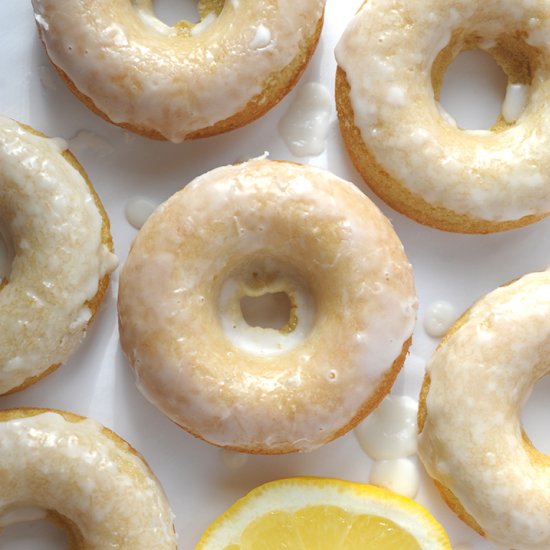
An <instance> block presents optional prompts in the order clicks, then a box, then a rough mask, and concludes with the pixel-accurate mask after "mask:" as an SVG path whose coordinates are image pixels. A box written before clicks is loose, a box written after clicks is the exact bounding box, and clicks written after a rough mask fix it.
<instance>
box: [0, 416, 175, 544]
mask: <svg viewBox="0 0 550 550" xmlns="http://www.w3.org/2000/svg"><path fill="white" fill-rule="evenodd" d="M0 454H1V456H2V460H1V462H0V516H3V517H4V518H7V522H4V523H10V522H16V521H18V520H25V519H29V515H28V511H29V510H31V511H33V515H32V519H34V518H40V517H42V518H44V519H52V520H55V521H58V522H61V523H62V524H65V526H66V527H67V528H68V530H69V533H70V535H71V537H72V542H73V544H74V546H72V547H75V548H78V549H86V550H107V549H110V548H113V549H114V548H118V549H119V550H151V549H152V548H155V549H158V550H175V548H176V535H175V533H174V528H173V526H172V514H171V512H170V508H169V505H168V502H167V501H166V497H165V495H164V493H163V490H162V488H161V487H160V485H159V483H158V480H157V479H156V478H155V476H154V475H153V473H152V472H151V471H150V469H149V467H148V466H147V465H146V464H145V462H144V461H143V459H141V457H140V456H139V455H138V454H137V453H136V452H135V451H134V450H133V449H132V448H131V447H130V446H129V445H128V444H127V443H126V442H124V441H122V440H121V439H120V438H118V436H116V435H115V434H113V433H112V432H109V431H108V430H106V429H105V428H103V427H102V426H100V425H99V424H97V423H96V422H95V421H93V420H90V419H85V418H81V417H78V416H75V415H72V414H69V413H63V412H61V411H53V410H49V411H48V410H33V409H20V410H15V409H14V410H8V411H2V412H1V413H0ZM21 507H23V508H21ZM29 507H30V508H29ZM21 509H22V510H23V512H24V515H20V514H18V513H17V512H18V511H19V510H21ZM41 511H42V513H40V512H41ZM1 525H2V519H1V518H0V526H1Z"/></svg>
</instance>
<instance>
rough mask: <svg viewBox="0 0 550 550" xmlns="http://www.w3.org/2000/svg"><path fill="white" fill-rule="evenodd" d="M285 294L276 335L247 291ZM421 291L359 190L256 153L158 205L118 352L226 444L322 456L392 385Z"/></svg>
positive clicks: (131, 285) (131, 281) (144, 382)
mask: <svg viewBox="0 0 550 550" xmlns="http://www.w3.org/2000/svg"><path fill="white" fill-rule="evenodd" d="M277 293H285V294H286V295H287V297H288V300H289V308H290V313H289V315H288V321H287V323H286V324H285V325H284V326H282V327H279V328H270V327H262V326H261V324H260V326H251V325H250V324H248V322H247V321H246V320H245V317H244V316H243V311H242V309H241V300H242V299H243V298H244V297H254V296H256V297H258V296H265V295H267V294H277ZM415 309H416V296H415V291H414V284H413V279H412V274H411V269H410V265H409V263H408V261H407V259H406V257H405V255H404V252H403V248H402V245H401V243H400V241H399V240H398V238H397V236H396V234H395V233H394V231H393V229H392V227H391V225H390V223H389V221H388V220H387V219H386V218H385V217H384V216H383V215H382V214H381V213H380V212H379V211H378V209H377V208H376V207H375V206H374V205H373V204H372V203H371V202H370V200H369V199H367V198H366V197H365V196H364V195H363V194H362V193H361V192H360V191H359V190H357V189H356V188H355V187H354V186H353V185H352V184H350V183H348V182H345V181H343V180H341V179H339V178H337V177H336V176H333V175H332V174H330V173H328V172H326V171H324V170H321V169H318V168H313V167H306V166H301V165H297V164H292V163H287V162H276V161H269V160H265V159H255V160H251V161H249V162H246V163H243V164H240V165H236V166H227V167H223V168H218V169H216V170H213V171H211V172H209V173H207V174H205V175H203V176H201V177H199V178H197V179H195V180H194V181H193V182H191V183H190V184H189V185H188V186H186V187H185V188H184V189H183V190H182V191H180V192H179V193H176V194H175V195H174V196H173V197H171V198H170V199H169V200H168V201H166V202H165V203H164V204H163V205H161V206H160V207H159V208H158V209H157V210H156V211H155V212H154V213H153V215H152V216H151V217H150V218H149V219H148V221H147V222H146V224H145V225H144V226H143V228H142V229H141V231H140V232H139V234H138V236H137V238H136V240H135V242H134V244H133V246H132V248H131V251H130V253H129V256H128V259H127V260H126V262H125V264H124V267H123V270H122V273H121V278H120V290H119V301H118V311H119V325H120V341H121V345H122V349H123V351H124V353H125V354H126V356H127V357H128V360H129V362H130V364H131V365H132V367H133V368H134V370H135V373H136V375H137V380H138V386H139V387H140V389H141V391H142V392H143V393H144V395H145V396H146V397H147V398H148V399H149V400H150V401H151V402H153V403H154V404H155V405H156V406H157V407H158V408H160V409H161V410H162V411H163V412H164V413H165V414H166V415H167V416H168V417H169V418H171V419H172V420H173V421H174V422H176V423H177V424H179V425H180V426H182V427H183V428H185V429H186V430H188V431H189V432H191V433H192V434H194V435H196V436H198V437H200V438H202V439H204V440H206V441H208V442H210V443H213V444H215V445H218V446H222V447H225V448H229V449H232V450H238V451H246V452H251V453H266V454H276V453H286V452H291V451H299V450H309V449H313V448H316V447H318V446H320V445H322V444H323V443H326V442H327V441H330V440H332V439H334V438H335V437H337V436H339V435H342V434H343V433H345V432H346V431H348V430H349V429H350V428H351V427H353V426H354V425H355V424H357V423H358V422H359V421H360V420H361V419H362V418H363V417H364V416H365V415H366V414H367V413H368V412H370V411H371V410H372V409H373V408H374V407H375V406H376V405H377V404H378V403H379V402H380V400H381V399H382V398H383V397H384V395H385V394H386V393H387V392H388V391H389V390H390V388H391V386H392V384H393V381H394V379H395V377H396V375H397V373H398V371H399V369H400V368H401V366H402V364H403V361H404V358H405V355H406V352H407V349H408V347H409V344H410V338H411V332H412V328H413V324H414V319H415Z"/></svg>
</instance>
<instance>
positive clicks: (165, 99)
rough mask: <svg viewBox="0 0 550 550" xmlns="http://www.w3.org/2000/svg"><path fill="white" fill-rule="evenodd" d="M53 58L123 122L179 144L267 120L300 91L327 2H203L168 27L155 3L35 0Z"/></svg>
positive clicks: (88, 97)
mask: <svg viewBox="0 0 550 550" xmlns="http://www.w3.org/2000/svg"><path fill="white" fill-rule="evenodd" d="M32 3H33V6H34V13H35V18H36V22H37V26H38V30H39V34H40V38H41V39H42V42H43V43H44V46H45V48H46V52H47V54H48V56H49V58H50V60H51V61H52V63H53V65H54V66H55V67H56V69H57V71H58V72H59V73H60V75H61V77H62V78H63V80H64V81H65V82H66V83H67V84H68V86H69V88H70V89H71V90H72V91H73V92H74V93H75V94H76V96H77V97H78V98H79V99H81V100H82V101H83V102H84V103H85V104H86V105H87V106H88V107H89V108H90V109H92V110H93V111H94V112H96V113H97V114H99V115H100V116H102V117H103V118H105V119H106V120H108V121H110V122H113V123H114V124H117V125H119V126H122V127H124V128H127V129H129V130H131V131H134V132H137V133H139V134H142V135H145V136H147V137H150V138H155V139H167V140H170V141H173V142H180V141H182V140H184V139H191V138H198V137H205V136H211V135H214V134H219V133H221V132H226V131H228V130H232V129H234V128H238V127H240V126H243V125H244V124H247V123H248V122H251V121H252V120H254V119H256V118H258V117H259V116H261V115H262V114H264V113H265V112H266V111H268V110H269V109H270V108H271V107H273V106H274V105H275V104H276V103H277V102H278V101H280V100H281V99H282V98H283V96H284V95H285V94H287V93H288V92H289V91H290V89H291V88H292V87H293V86H294V84H295V83H296V81H297V80H298V78H299V76H300V75H301V73H302V71H303V70H304V68H305V66H306V65H307V62H308V61H309V59H310V57H311V56H312V55H313V51H314V50H315V47H316V45H317V42H318V40H319V35H320V33H321V28H322V23H323V12H324V5H325V0H284V1H275V0H231V1H230V0H227V1H224V0H200V1H199V5H198V8H199V12H200V13H201V15H202V17H203V19H202V21H201V22H200V23H199V24H198V25H196V26H192V25H191V24H189V23H187V22H181V23H179V24H177V25H176V26H174V27H169V26H167V25H165V24H164V23H162V22H161V21H160V20H159V19H157V18H156V17H155V15H154V13H153V10H152V2H151V0H132V1H130V0H33V2H32Z"/></svg>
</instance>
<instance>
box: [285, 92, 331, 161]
mask: <svg viewBox="0 0 550 550" xmlns="http://www.w3.org/2000/svg"><path fill="white" fill-rule="evenodd" d="M331 118H332V98H331V95H330V93H329V91H328V90H327V88H326V87H325V86H323V85H322V84H319V83H317V82H309V83H308V84H304V85H303V86H301V87H300V88H299V89H298V91H297V93H296V96H295V98H294V101H293V102H292V103H291V105H290V107H289V109H288V111H287V113H286V114H285V115H284V116H283V118H282V119H281V122H280V123H279V132H280V133H281V136H282V137H283V139H284V140H285V143H286V144H287V147H288V148H289V149H290V152H291V153H292V154H293V155H295V156H297V157H305V156H308V155H313V156H315V155H320V154H321V153H322V152H323V151H324V150H325V146H326V139H327V136H328V131H329V128H330V122H331Z"/></svg>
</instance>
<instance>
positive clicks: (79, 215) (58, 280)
mask: <svg viewBox="0 0 550 550" xmlns="http://www.w3.org/2000/svg"><path fill="white" fill-rule="evenodd" d="M66 147H67V144H66V143H64V142H63V141H62V140H59V139H49V138H47V137H45V136H44V135H42V134H39V133H37V132H35V131H34V130H32V129H31V128H29V127H27V126H22V125H20V124H18V123H17V122H15V121H13V120H10V119H7V118H3V117H0V220H1V221H2V226H3V227H2V233H5V234H6V237H7V240H8V241H9V243H10V248H13V250H14V258H13V261H12V264H11V270H10V272H9V273H8V275H7V277H6V278H5V279H3V280H2V281H1V282H0V312H1V314H0V395H2V394H5V393H11V392H13V391H18V390H21V389H23V388H25V387H26V386H28V385H30V384H32V383H34V382H36V381H37V380H38V379H39V378H41V377H43V376H45V375H46V374H48V373H49V372H51V371H52V370H54V369H55V368H56V367H58V366H59V365H60V364H61V363H63V362H64V361H65V360H66V359H67V358H68V357H69V355H70V354H71V353H72V352H73V351H74V349H75V348H76V346H77V345H78V343H79V342H80V340H81V339H82V337H83V335H84V333H85V331H86V329H87V327H88V325H89V324H90V322H91V321H92V318H93V317H94V315H95V313H96V312H97V310H98V308H99V305H100V303H101V301H102V299H103V296H104V294H105V291H106V290H107V286H108V283H109V273H110V272H111V271H112V270H113V269H114V268H115V267H116V264H117V260H116V257H115V256H114V254H113V253H112V250H113V243H112V240H111V235H110V232H109V221H108V219H107V215H106V213H105V211H104V209H103V206H102V205H101V202H100V200H99V198H98V196H97V195H96V193H95V191H94V190H93V188H92V186H91V184H90V182H89V180H88V178H87V176H86V174H85V173H84V170H83V169H82V167H81V166H80V165H79V164H78V162H77V161H76V159H75V158H74V157H73V156H72V155H71V154H70V153H69V151H67V150H66Z"/></svg>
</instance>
